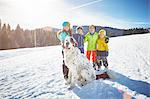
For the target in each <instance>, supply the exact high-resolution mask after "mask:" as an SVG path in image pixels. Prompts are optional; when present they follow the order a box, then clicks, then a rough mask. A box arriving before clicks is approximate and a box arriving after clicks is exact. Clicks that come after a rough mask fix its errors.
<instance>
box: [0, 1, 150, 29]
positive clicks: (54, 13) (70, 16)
mask: <svg viewBox="0 0 150 99" xmlns="http://www.w3.org/2000/svg"><path fill="white" fill-rule="evenodd" d="M0 19H1V20H2V22H3V23H9V24H10V25H11V26H12V27H13V28H15V27H16V25H17V24H18V23H19V24H20V25H21V27H22V28H28V29H34V28H39V27H45V26H52V27H56V28H61V27H62V26H61V24H62V23H63V21H69V22H71V25H91V24H94V25H100V26H110V27H114V28H135V27H145V28H147V27H150V0H0Z"/></svg>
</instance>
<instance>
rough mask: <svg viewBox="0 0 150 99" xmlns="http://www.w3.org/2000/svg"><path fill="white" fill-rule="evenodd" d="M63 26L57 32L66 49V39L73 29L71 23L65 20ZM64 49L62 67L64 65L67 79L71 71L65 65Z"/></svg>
mask: <svg viewBox="0 0 150 99" xmlns="http://www.w3.org/2000/svg"><path fill="white" fill-rule="evenodd" d="M62 26H63V29H62V30H60V31H58V33H57V37H58V39H59V40H60V42H61V45H62V48H63V49H64V40H65V38H66V37H67V36H72V31H71V29H70V23H69V22H64V23H63V24H62ZM63 49H62V56H63V64H62V67H63V74H64V78H65V79H66V80H67V79H68V72H69V69H68V68H67V66H66V65H65V61H64V51H63Z"/></svg>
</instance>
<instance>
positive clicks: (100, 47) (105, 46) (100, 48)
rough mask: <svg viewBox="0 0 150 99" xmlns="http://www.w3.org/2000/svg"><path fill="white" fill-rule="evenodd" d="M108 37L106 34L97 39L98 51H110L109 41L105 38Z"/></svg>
mask: <svg viewBox="0 0 150 99" xmlns="http://www.w3.org/2000/svg"><path fill="white" fill-rule="evenodd" d="M106 38H107V37H106V36H105V37H104V38H98V40H97V50H98V51H108V50H109V49H108V43H106V41H105V39H106Z"/></svg>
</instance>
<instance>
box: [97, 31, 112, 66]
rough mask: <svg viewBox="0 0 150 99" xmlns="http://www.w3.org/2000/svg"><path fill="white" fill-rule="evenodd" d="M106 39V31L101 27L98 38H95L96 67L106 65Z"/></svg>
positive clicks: (107, 39)
mask: <svg viewBox="0 0 150 99" xmlns="http://www.w3.org/2000/svg"><path fill="white" fill-rule="evenodd" d="M108 41H109V38H108V37H107V36H106V31H105V30H104V29H101V30H100V31H99V38H98V40H97V64H98V68H100V67H101V66H102V64H103V65H104V66H105V68H107V67H108V62H107V56H108Z"/></svg>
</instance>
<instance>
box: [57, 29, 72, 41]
mask: <svg viewBox="0 0 150 99" xmlns="http://www.w3.org/2000/svg"><path fill="white" fill-rule="evenodd" d="M67 36H70V33H67V32H65V31H59V32H58V33H57V37H58V39H59V40H60V41H61V42H64V40H65V38H66V37H67Z"/></svg>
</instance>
